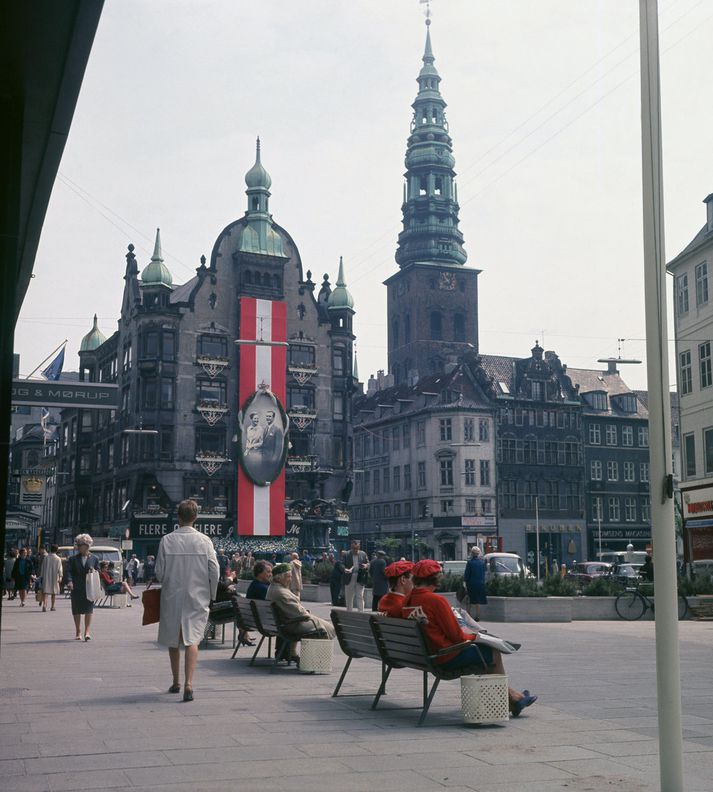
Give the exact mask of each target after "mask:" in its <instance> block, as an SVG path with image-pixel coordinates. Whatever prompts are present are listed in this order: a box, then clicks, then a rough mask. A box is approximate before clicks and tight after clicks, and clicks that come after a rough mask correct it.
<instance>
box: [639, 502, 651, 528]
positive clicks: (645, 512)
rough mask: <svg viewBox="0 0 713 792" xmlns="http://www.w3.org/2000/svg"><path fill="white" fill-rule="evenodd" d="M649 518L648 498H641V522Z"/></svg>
mask: <svg viewBox="0 0 713 792" xmlns="http://www.w3.org/2000/svg"><path fill="white" fill-rule="evenodd" d="M650 519H651V507H650V505H649V499H648V498H642V499H641V521H642V522H645V523H647V522H649V520H650Z"/></svg>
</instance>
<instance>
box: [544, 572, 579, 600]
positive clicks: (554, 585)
mask: <svg viewBox="0 0 713 792" xmlns="http://www.w3.org/2000/svg"><path fill="white" fill-rule="evenodd" d="M542 591H543V593H544V594H546V595H547V596H548V597H574V596H576V594H577V586H575V584H574V583H573V582H572V581H571V580H566V579H565V578H562V577H560V576H559V575H552V576H550V577H548V578H545V582H544V583H543V584H542Z"/></svg>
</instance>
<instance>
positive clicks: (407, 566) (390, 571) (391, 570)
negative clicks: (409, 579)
mask: <svg viewBox="0 0 713 792" xmlns="http://www.w3.org/2000/svg"><path fill="white" fill-rule="evenodd" d="M412 569H413V563H412V562H411V561H394V563H393V564H389V565H388V566H387V567H386V569H385V570H384V575H386V577H387V578H392V577H401V575H405V574H406V573H407V572H410V571H411V570H412Z"/></svg>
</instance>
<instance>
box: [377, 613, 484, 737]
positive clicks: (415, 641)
mask: <svg viewBox="0 0 713 792" xmlns="http://www.w3.org/2000/svg"><path fill="white" fill-rule="evenodd" d="M371 629H372V631H373V633H374V639H375V641H376V645H377V648H378V650H379V655H380V656H381V659H382V661H383V662H384V665H385V666H386V667H387V669H388V670H389V671H390V669H392V668H413V669H416V670H418V671H421V672H422V674H423V706H422V707H421V708H420V709H421V710H422V712H421V717H420V718H419V720H418V723H417V724H416V725H417V726H422V725H423V722H424V721H425V720H426V716H427V715H428V710H429V708H430V706H431V702H432V701H433V697H434V696H435V694H436V690H437V689H438V685H439V683H440V682H441V680H442V679H443V680H451V679H460V678H461V677H462V676H469V675H473V674H475V675H480V674H484V673H485V669H486V668H487V664H486V663H485V660H483V662H482V664H477V665H472V666H466V667H464V668H457V669H447V668H444V667H443V665H441V664H439V663H437V662H436V661H437V659H438V658H439V657H442V656H443V655H445V654H452V653H453V652H454V651H458V650H459V649H464V648H465V647H467V646H471V645H473V644H471V642H466V643H461V644H455V645H454V646H449V647H448V648H447V649H442V650H441V651H440V652H436V653H435V654H434V653H431V651H430V650H429V648H428V643H427V641H426V636H425V634H424V631H423V626H422V625H421V624H420V622H418V621H416V620H415V619H393V618H390V617H388V616H383V617H373V618H372V619H371ZM476 648H477V647H476ZM481 658H482V655H481ZM429 674H432V675H433V677H434V681H433V685H432V686H431V689H430V691H429V689H428V675H429ZM383 687H384V686H383V684H382V687H381V688H379V691H378V693H377V694H376V697H375V698H374V701H373V703H372V705H371V708H372V709H376V707H377V706H378V704H379V699H380V698H381V696H382V695H383V692H384V691H383V689H382V688H383Z"/></svg>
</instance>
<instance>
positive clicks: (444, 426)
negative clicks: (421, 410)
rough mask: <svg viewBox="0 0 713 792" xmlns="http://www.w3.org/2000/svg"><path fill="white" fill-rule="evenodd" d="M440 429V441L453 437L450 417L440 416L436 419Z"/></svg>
mask: <svg viewBox="0 0 713 792" xmlns="http://www.w3.org/2000/svg"><path fill="white" fill-rule="evenodd" d="M438 427H439V430H440V436H441V442H446V441H448V440H452V439H453V422H452V421H451V419H450V418H441V419H440V420H439V421H438Z"/></svg>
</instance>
